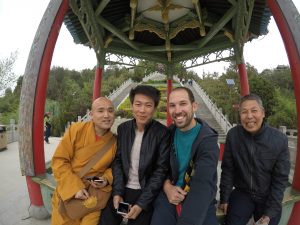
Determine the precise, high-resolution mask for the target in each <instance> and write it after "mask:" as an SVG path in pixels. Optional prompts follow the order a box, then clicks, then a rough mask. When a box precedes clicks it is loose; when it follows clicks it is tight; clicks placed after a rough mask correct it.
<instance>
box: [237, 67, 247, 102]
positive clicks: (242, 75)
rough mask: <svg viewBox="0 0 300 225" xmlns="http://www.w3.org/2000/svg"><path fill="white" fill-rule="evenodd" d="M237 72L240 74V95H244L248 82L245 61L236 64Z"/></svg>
mask: <svg viewBox="0 0 300 225" xmlns="http://www.w3.org/2000/svg"><path fill="white" fill-rule="evenodd" d="M238 68H239V74H240V86H241V91H240V93H241V96H245V95H248V94H249V83H248V76H247V70H246V65H245V63H241V64H239V65H238Z"/></svg>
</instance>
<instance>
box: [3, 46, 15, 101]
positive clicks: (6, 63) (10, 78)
mask: <svg viewBox="0 0 300 225" xmlns="http://www.w3.org/2000/svg"><path fill="white" fill-rule="evenodd" d="M17 54H18V53H17V52H13V53H11V54H10V57H9V58H6V59H0V96H1V95H3V94H4V93H3V92H4V91H5V89H6V88H10V87H12V86H13V84H14V83H15V82H16V81H17V76H16V74H15V73H14V72H13V67H14V64H15V61H16V59H17Z"/></svg>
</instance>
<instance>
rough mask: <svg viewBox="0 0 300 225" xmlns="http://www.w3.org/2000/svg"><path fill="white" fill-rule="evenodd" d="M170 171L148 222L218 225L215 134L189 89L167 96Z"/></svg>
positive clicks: (170, 224) (216, 135)
mask: <svg viewBox="0 0 300 225" xmlns="http://www.w3.org/2000/svg"><path fill="white" fill-rule="evenodd" d="M168 107H169V113H170V115H171V117H172V119H173V121H174V125H172V126H171V127H170V129H171V136H172V138H173V139H172V148H171V152H170V165H171V171H170V173H169V177H168V179H167V180H165V182H164V185H163V190H162V191H161V192H160V194H159V195H158V197H157V199H156V200H155V202H154V205H153V207H154V213H153V217H152V221H151V225H176V224H177V225H218V221H217V217H216V206H215V204H216V199H215V197H216V192H217V165H218V157H219V147H218V134H217V132H216V131H215V130H213V129H212V128H211V127H209V125H208V124H207V123H206V122H204V121H203V120H201V119H199V118H194V113H195V112H196V111H197V103H196V102H195V98H194V95H193V93H192V92H191V90H190V89H189V88H186V87H178V88H175V89H174V90H173V91H172V92H171V93H170V96H169V104H168Z"/></svg>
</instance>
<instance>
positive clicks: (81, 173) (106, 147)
mask: <svg viewBox="0 0 300 225" xmlns="http://www.w3.org/2000/svg"><path fill="white" fill-rule="evenodd" d="M115 141H116V137H115V136H114V135H113V136H112V137H111V138H110V139H109V141H108V142H107V143H106V144H105V145H104V146H103V148H102V149H101V150H100V151H98V152H97V153H96V154H95V155H94V156H93V157H92V159H91V160H90V161H89V162H88V163H87V164H86V165H85V166H84V167H83V168H82V169H81V170H80V171H79V173H78V175H79V177H80V178H82V177H83V176H84V175H85V174H87V172H88V171H89V170H90V169H91V168H92V167H93V166H94V165H95V164H96V163H97V162H98V161H99V160H100V159H101V157H102V156H103V155H104V154H105V153H106V152H107V151H108V150H109V149H110V147H111V146H112V145H113V143H114V142H115Z"/></svg>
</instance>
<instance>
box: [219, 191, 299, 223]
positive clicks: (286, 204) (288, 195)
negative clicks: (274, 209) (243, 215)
mask: <svg viewBox="0 0 300 225" xmlns="http://www.w3.org/2000/svg"><path fill="white" fill-rule="evenodd" d="M298 201H300V192H298V191H295V190H294V189H293V188H292V187H291V186H288V187H287V188H286V189H285V192H284V196H283V200H282V214H281V219H280V222H279V225H286V224H288V221H289V218H290V216H291V213H292V210H293V207H294V204H295V203H296V202H298ZM217 218H218V221H219V223H220V224H223V222H224V219H225V214H224V213H223V211H222V210H220V209H218V208H217Z"/></svg>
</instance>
